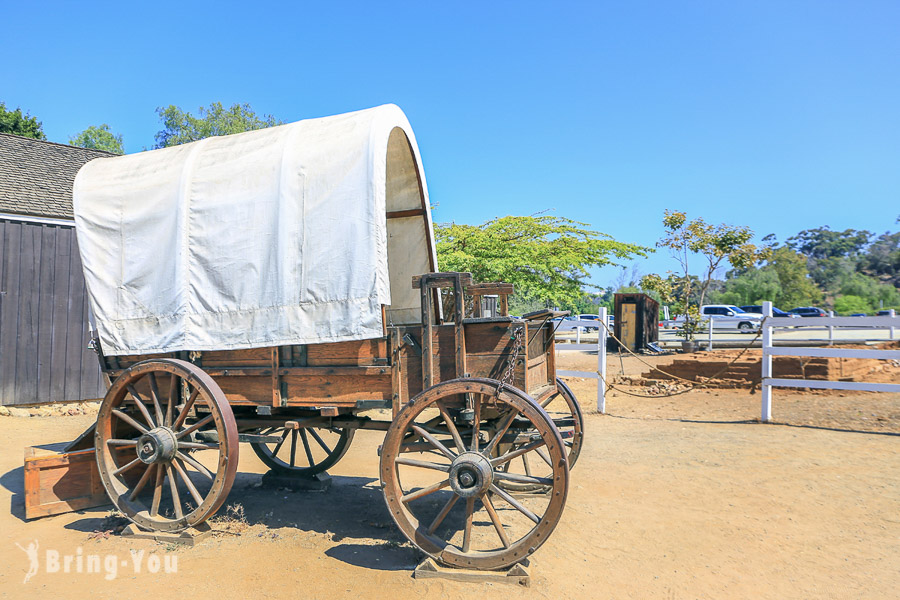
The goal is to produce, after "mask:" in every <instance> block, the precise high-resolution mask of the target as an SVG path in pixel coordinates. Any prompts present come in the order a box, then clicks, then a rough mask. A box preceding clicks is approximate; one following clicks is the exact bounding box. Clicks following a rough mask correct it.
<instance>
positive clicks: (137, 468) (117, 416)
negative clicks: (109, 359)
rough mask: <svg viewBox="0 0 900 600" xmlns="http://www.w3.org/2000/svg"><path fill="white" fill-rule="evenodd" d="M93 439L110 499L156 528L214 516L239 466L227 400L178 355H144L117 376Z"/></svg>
mask: <svg viewBox="0 0 900 600" xmlns="http://www.w3.org/2000/svg"><path fill="white" fill-rule="evenodd" d="M94 444H95V448H96V454H97V466H98V469H99V473H100V479H101V481H102V482H103V487H104V488H105V489H106V493H107V494H108V495H109V498H110V500H112V502H113V504H114V505H115V506H116V508H118V509H119V510H120V511H121V512H122V513H123V514H124V515H125V516H126V517H128V518H129V519H131V520H132V521H134V522H135V523H137V524H138V525H139V526H141V527H143V528H145V529H150V530H154V531H181V530H183V529H187V528H188V527H191V526H194V525H197V524H199V523H202V522H203V521H205V520H206V519H207V518H209V517H210V516H212V515H213V514H214V513H215V512H216V511H217V510H218V509H219V507H221V506H222V504H223V503H224V502H225V499H226V497H227V496H228V492H229V491H230V490H231V485H232V483H233V482H234V477H235V473H236V471H237V464H238V434H237V425H236V424H235V420H234V415H233V413H232V411H231V407H230V406H229V404H228V400H227V399H226V398H225V395H224V394H223V393H222V390H221V389H220V388H219V386H218V385H216V383H215V381H213V379H212V378H211V377H210V376H209V375H207V374H206V373H204V372H203V371H202V370H201V369H200V368H199V367H197V366H195V365H192V364H191V363H188V362H185V361H182V360H176V359H154V360H147V361H143V362H140V363H137V364H136V365H133V366H132V367H130V368H128V369H126V370H125V371H124V372H123V373H122V374H121V375H119V377H118V378H116V380H115V381H114V382H113V384H112V386H110V389H109V391H108V392H107V393H106V396H105V397H104V399H103V403H102V404H101V406H100V411H99V414H98V416H97V427H96V432H95V434H94Z"/></svg>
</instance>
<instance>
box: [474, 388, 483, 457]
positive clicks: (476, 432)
mask: <svg viewBox="0 0 900 600" xmlns="http://www.w3.org/2000/svg"><path fill="white" fill-rule="evenodd" d="M472 404H473V405H474V409H475V416H474V418H473V419H472V452H478V441H479V440H478V436H479V435H480V431H479V430H480V428H481V397H480V395H479V396H478V397H476V398H475V399H474V400H473V401H472Z"/></svg>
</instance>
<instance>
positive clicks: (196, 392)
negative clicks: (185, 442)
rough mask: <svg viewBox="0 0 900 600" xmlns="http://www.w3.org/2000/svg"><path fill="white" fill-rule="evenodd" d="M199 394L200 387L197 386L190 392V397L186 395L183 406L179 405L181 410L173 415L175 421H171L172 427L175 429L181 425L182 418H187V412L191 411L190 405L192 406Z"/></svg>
mask: <svg viewBox="0 0 900 600" xmlns="http://www.w3.org/2000/svg"><path fill="white" fill-rule="evenodd" d="M199 394H200V388H197V389H196V390H194V391H193V392H191V395H190V397H188V400H187V402H185V403H184V406H182V407H181V411H180V412H179V413H178V416H177V417H175V422H174V423H172V429H173V430H177V429H178V428H179V427H181V424H182V423H184V420H185V419H187V417H188V414H190V412H191V407H193V406H194V402H195V401H196V400H197V396H198V395H199Z"/></svg>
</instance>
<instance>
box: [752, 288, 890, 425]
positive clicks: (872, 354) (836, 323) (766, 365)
mask: <svg viewBox="0 0 900 600" xmlns="http://www.w3.org/2000/svg"><path fill="white" fill-rule="evenodd" d="M892 313H893V311H892ZM763 315H765V317H766V320H765V322H764V323H763V333H762V339H763V355H762V420H763V421H764V422H769V421H771V420H772V388H773V387H794V388H814V389H821V390H852V391H860V392H900V384H897V383H869V382H865V381H822V380H816V379H780V378H776V377H772V357H773V356H808V357H823V358H831V357H844V358H871V359H879V360H900V350H868V349H859V348H847V349H842V348H830V347H829V348H809V347H801V348H797V347H793V348H785V347H777V348H776V347H775V346H774V344H773V337H772V330H773V329H776V328H780V327H792V328H804V327H809V328H817V329H820V328H827V329H828V330H829V332H832V333H833V331H834V328H835V327H846V328H861V327H864V328H877V329H890V330H891V336H890V337H891V338H892V339H893V337H894V328H895V327H900V319H898V318H897V317H896V316H895V315H893V314H891V315H890V316H882V317H834V316H831V317H804V318H802V319H793V318H788V317H773V316H772V303H771V302H763ZM830 337H833V335H832V336H830Z"/></svg>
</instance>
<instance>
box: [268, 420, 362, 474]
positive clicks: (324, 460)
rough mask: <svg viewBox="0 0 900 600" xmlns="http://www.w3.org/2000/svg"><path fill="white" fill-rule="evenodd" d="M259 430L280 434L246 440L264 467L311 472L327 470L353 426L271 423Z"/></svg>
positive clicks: (347, 445) (341, 453)
mask: <svg viewBox="0 0 900 600" xmlns="http://www.w3.org/2000/svg"><path fill="white" fill-rule="evenodd" d="M260 433H261V434H263V435H270V436H278V437H280V438H281V441H280V442H277V443H273V444H268V443H258V444H257V443H252V444H250V447H251V448H253V451H254V452H255V453H256V455H257V456H258V457H259V459H260V460H261V461H262V462H263V463H264V464H265V465H266V466H267V467H269V468H270V469H272V470H273V471H277V472H278V473H284V474H288V475H300V476H311V475H316V474H317V473H322V472H324V471H327V470H328V469H330V468H331V467H333V466H334V465H336V464H337V463H338V461H339V460H341V458H343V456H344V454H346V453H347V450H348V449H349V448H350V442H352V441H353V434H354V430H353V429H349V428H344V427H309V428H300V429H285V428H284V427H271V428H266V429H262V430H260Z"/></svg>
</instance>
